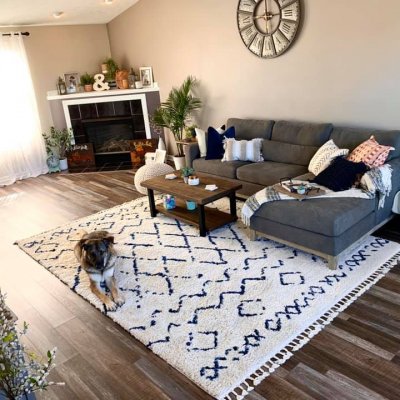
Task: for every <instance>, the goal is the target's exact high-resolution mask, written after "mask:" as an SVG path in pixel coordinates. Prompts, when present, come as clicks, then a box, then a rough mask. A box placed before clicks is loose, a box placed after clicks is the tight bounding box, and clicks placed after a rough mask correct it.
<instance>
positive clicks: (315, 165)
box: [308, 140, 349, 175]
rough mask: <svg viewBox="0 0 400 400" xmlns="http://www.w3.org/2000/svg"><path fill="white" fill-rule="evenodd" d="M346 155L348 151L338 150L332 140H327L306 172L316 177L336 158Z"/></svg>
mask: <svg viewBox="0 0 400 400" xmlns="http://www.w3.org/2000/svg"><path fill="white" fill-rule="evenodd" d="M348 154H349V150H348V149H339V147H337V146H336V144H335V143H334V141H333V140H329V141H327V142H326V143H324V144H323V145H322V146H321V147H320V148H319V149H318V151H317V152H316V153H315V154H314V157H313V158H312V159H311V161H310V164H309V165H308V170H309V171H310V172H312V173H313V174H314V175H318V174H319V173H321V172H322V171H323V170H324V169H326V168H328V167H329V165H331V162H332V161H333V160H334V159H335V158H336V157H342V156H347V155H348Z"/></svg>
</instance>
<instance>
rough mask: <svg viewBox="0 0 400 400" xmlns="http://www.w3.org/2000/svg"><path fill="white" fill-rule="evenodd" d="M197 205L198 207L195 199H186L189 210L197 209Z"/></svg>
mask: <svg viewBox="0 0 400 400" xmlns="http://www.w3.org/2000/svg"><path fill="white" fill-rule="evenodd" d="M196 207H197V205H196V203H195V202H194V201H191V200H186V208H187V209H188V210H189V211H193V210H195V209H196Z"/></svg>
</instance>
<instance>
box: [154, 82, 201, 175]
mask: <svg viewBox="0 0 400 400" xmlns="http://www.w3.org/2000/svg"><path fill="white" fill-rule="evenodd" d="M196 84H197V81H196V78H194V77H192V76H188V77H187V78H186V79H185V81H184V82H183V83H182V85H181V86H180V87H179V88H172V90H171V91H170V93H169V95H168V98H167V100H166V101H165V102H163V103H161V106H160V107H159V108H158V109H157V110H156V111H155V112H154V114H153V122H154V124H155V125H156V126H159V127H162V128H168V129H169V130H170V131H171V132H172V134H173V135H174V138H175V141H176V142H177V143H176V146H177V149H178V154H177V156H175V157H174V162H175V168H176V169H177V170H179V169H181V168H182V167H183V166H184V165H185V161H184V160H185V158H184V154H183V146H182V143H181V142H182V140H183V138H184V134H185V128H186V124H187V123H188V122H189V121H190V117H191V115H192V113H193V111H195V110H198V109H199V108H201V100H200V99H199V98H197V97H195V96H193V94H192V90H193V88H194V87H195V85H196Z"/></svg>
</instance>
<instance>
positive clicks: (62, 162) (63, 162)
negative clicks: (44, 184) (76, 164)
mask: <svg viewBox="0 0 400 400" xmlns="http://www.w3.org/2000/svg"><path fill="white" fill-rule="evenodd" d="M60 169H61V171H65V170H67V169H68V160H67V159H66V158H63V159H62V160H60Z"/></svg>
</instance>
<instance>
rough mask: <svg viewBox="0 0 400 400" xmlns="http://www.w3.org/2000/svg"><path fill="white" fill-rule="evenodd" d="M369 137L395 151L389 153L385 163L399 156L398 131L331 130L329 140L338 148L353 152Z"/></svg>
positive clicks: (399, 134)
mask: <svg viewBox="0 0 400 400" xmlns="http://www.w3.org/2000/svg"><path fill="white" fill-rule="evenodd" d="M371 135H373V136H374V137H375V139H376V140H377V141H378V142H379V143H380V144H383V145H385V146H392V147H394V148H395V150H393V151H391V152H390V153H389V157H388V158H387V160H386V161H390V160H393V159H394V158H396V157H399V156H400V131H378V130H371V129H369V130H368V129H350V128H333V131H332V134H331V139H333V140H334V142H335V143H336V144H337V145H338V146H339V147H344V148H346V149H350V151H352V150H354V149H355V148H356V147H357V146H358V145H359V144H361V143H362V142H364V141H366V140H368V139H369V138H370V137H371Z"/></svg>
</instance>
